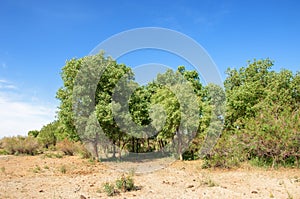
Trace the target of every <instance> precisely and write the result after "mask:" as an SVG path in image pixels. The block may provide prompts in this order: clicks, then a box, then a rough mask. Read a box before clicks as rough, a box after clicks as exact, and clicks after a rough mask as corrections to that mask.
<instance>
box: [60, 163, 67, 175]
mask: <svg viewBox="0 0 300 199" xmlns="http://www.w3.org/2000/svg"><path fill="white" fill-rule="evenodd" d="M60 172H61V173H62V174H66V173H67V167H66V165H62V166H61V167H60Z"/></svg>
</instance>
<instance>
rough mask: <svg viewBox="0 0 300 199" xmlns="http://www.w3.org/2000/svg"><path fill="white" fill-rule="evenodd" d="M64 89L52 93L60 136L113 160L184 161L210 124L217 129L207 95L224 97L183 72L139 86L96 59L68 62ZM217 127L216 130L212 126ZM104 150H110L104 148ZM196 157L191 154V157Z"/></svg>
mask: <svg viewBox="0 0 300 199" xmlns="http://www.w3.org/2000/svg"><path fill="white" fill-rule="evenodd" d="M62 79H63V81H64V86H63V87H62V88H61V89H59V91H58V92H57V98H58V99H59V100H60V101H61V104H60V107H59V108H60V111H59V113H58V119H59V122H60V123H61V125H62V128H63V129H62V132H64V136H67V137H68V138H70V139H80V140H82V141H83V142H88V143H91V144H92V145H93V148H94V154H95V156H96V157H98V156H99V154H98V152H99V150H100V149H102V150H109V151H111V153H112V157H116V152H118V153H119V157H120V156H121V152H122V151H127V152H135V153H140V152H155V151H162V152H170V153H173V154H175V155H177V156H178V158H179V159H183V155H184V152H185V153H186V154H188V153H192V157H193V158H194V154H195V152H197V151H198V150H199V149H200V147H201V144H200V143H201V142H203V140H204V138H205V136H204V135H205V133H206V132H207V131H208V130H210V131H211V134H213V133H214V134H217V132H216V131H218V130H219V129H218V128H216V127H215V128H213V127H212V128H208V126H210V125H209V124H210V122H211V121H214V122H215V123H217V121H219V124H221V120H222V119H221V117H220V115H221V114H222V112H221V111H220V110H218V111H215V112H217V114H218V115H219V116H218V115H217V116H216V117H215V119H212V115H214V114H211V113H212V112H213V110H217V109H218V106H214V107H215V108H214V107H213V106H212V105H213V104H212V102H213V101H216V100H215V99H214V98H213V97H211V96H210V95H209V94H208V90H214V91H215V95H217V94H218V93H219V95H220V93H221V94H223V97H221V99H223V101H224V100H225V95H224V92H223V90H222V89H221V88H220V87H217V86H215V85H209V86H207V87H204V86H203V85H202V84H201V83H200V79H199V76H198V73H197V72H196V71H188V70H186V69H185V68H184V67H183V66H180V67H178V69H177V71H172V70H168V71H166V72H165V73H164V74H159V75H158V76H157V78H156V79H155V80H153V82H150V83H149V84H147V85H144V86H139V85H138V83H136V82H135V81H134V74H133V72H132V70H131V68H130V67H127V66H125V65H124V64H118V63H116V61H114V60H112V59H111V58H106V57H104V55H103V53H100V54H98V55H94V56H89V57H84V58H81V59H73V60H70V61H68V62H67V63H66V65H65V66H64V68H63V70H62ZM216 126H220V125H216ZM106 146H112V147H111V148H109V147H108V148H107V147H106ZM195 156H196V154H195Z"/></svg>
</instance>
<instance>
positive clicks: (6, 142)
mask: <svg viewBox="0 0 300 199" xmlns="http://www.w3.org/2000/svg"><path fill="white" fill-rule="evenodd" d="M1 143H2V144H1V145H2V147H3V149H4V150H5V151H6V152H7V153H8V154H14V155H17V154H28V155H35V154H37V153H38V152H39V149H40V145H39V143H38V141H37V139H36V138H34V137H32V136H28V137H24V136H13V137H4V138H3V139H2V140H1Z"/></svg>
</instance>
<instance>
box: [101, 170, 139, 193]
mask: <svg viewBox="0 0 300 199" xmlns="http://www.w3.org/2000/svg"><path fill="white" fill-rule="evenodd" d="M103 189H104V192H105V193H106V194H107V196H113V195H115V194H116V193H119V192H127V191H134V190H136V189H137V187H136V186H135V185H134V179H133V177H132V175H127V176H125V175H124V174H123V175H122V176H121V177H120V178H118V179H117V180H116V181H115V185H114V184H113V183H109V182H106V183H104V184H103Z"/></svg>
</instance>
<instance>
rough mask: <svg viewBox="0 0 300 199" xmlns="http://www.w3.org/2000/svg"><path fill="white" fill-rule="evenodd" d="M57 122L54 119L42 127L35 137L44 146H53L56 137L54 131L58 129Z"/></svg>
mask: <svg viewBox="0 0 300 199" xmlns="http://www.w3.org/2000/svg"><path fill="white" fill-rule="evenodd" d="M58 126H59V122H58V121H54V122H51V123H49V124H47V125H45V126H43V127H42V129H41V130H40V132H39V134H38V136H37V139H38V141H39V142H40V143H41V144H42V145H43V146H44V147H45V148H48V147H50V146H55V144H56V141H57V138H56V136H55V135H56V132H57V130H58Z"/></svg>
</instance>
